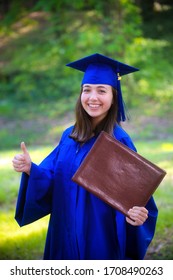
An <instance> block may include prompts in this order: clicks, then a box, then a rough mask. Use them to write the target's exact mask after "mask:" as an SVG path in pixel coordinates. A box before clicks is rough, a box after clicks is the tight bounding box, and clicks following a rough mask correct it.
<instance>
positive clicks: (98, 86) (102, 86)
mask: <svg viewBox="0 0 173 280" xmlns="http://www.w3.org/2000/svg"><path fill="white" fill-rule="evenodd" d="M86 87H87V88H93V89H95V88H105V89H112V87H111V86H110V85H106V84H84V85H83V88H86Z"/></svg>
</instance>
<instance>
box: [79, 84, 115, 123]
mask: <svg viewBox="0 0 173 280" xmlns="http://www.w3.org/2000/svg"><path fill="white" fill-rule="evenodd" d="M81 103H82V106H83V108H84V110H85V111H86V112H87V113H88V115H89V116H90V117H92V121H93V125H94V126H96V125H97V124H98V123H99V122H100V121H101V120H103V119H104V118H105V117H106V115H107V113H108V111H109V109H110V107H111V105H112V103H113V92H112V87H111V86H109V85H104V84H96V85H93V84H84V85H83V90H82V94H81Z"/></svg>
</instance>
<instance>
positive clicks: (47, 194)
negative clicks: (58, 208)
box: [15, 146, 59, 226]
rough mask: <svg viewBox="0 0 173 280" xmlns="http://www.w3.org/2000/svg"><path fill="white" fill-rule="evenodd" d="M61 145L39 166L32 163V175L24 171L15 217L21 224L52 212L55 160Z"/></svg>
mask: <svg viewBox="0 0 173 280" xmlns="http://www.w3.org/2000/svg"><path fill="white" fill-rule="evenodd" d="M58 150H59V146H58V147H57V148H55V149H54V150H53V151H52V152H51V153H50V155H49V156H47V157H46V158H45V159H44V160H43V162H42V163H41V164H40V165H39V166H38V165H36V164H35V163H32V164H31V171H30V176H28V175H27V174H26V173H22V176H21V182H20V188H19V193H18V199H17V204H16V213H15V219H16V221H17V222H18V224H19V225H20V226H24V225H26V224H29V223H32V222H34V221H36V220H38V219H40V218H42V217H44V216H46V215H48V214H49V213H50V212H51V197H52V188H53V173H54V161H55V159H56V157H57V155H58Z"/></svg>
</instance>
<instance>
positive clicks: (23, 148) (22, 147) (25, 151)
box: [20, 142, 28, 154]
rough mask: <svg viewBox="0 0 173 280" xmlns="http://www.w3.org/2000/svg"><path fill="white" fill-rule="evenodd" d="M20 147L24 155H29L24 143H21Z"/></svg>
mask: <svg viewBox="0 0 173 280" xmlns="http://www.w3.org/2000/svg"><path fill="white" fill-rule="evenodd" d="M20 147H21V150H22V152H23V153H24V154H28V151H27V148H26V145H25V143H24V142H21V144H20Z"/></svg>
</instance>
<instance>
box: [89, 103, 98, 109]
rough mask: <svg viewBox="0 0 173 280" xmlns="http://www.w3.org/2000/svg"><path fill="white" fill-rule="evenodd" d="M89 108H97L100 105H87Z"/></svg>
mask: <svg viewBox="0 0 173 280" xmlns="http://www.w3.org/2000/svg"><path fill="white" fill-rule="evenodd" d="M88 106H89V107H91V108H98V107H99V106H100V105H98V104H88Z"/></svg>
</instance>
